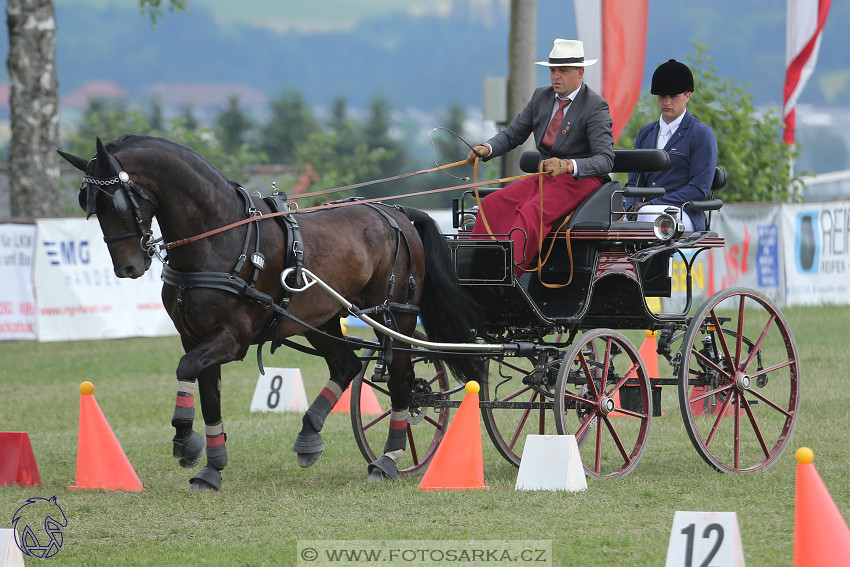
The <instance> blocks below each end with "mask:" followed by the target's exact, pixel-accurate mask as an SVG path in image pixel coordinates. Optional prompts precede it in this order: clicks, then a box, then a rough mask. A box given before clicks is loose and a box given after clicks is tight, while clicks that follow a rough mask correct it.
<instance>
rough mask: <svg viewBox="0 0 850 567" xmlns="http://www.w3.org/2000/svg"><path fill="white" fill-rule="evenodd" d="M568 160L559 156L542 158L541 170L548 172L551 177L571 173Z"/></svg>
mask: <svg viewBox="0 0 850 567" xmlns="http://www.w3.org/2000/svg"><path fill="white" fill-rule="evenodd" d="M570 163H571V162H570V160H568V159H561V158H556V157H553V158H549V159H544V160H543V172H544V173H548V174H549V175H551V176H552V177H555V176H556V175H563V174H564V173H572V172H571V171H570Z"/></svg>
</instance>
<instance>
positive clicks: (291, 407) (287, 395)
mask: <svg viewBox="0 0 850 567" xmlns="http://www.w3.org/2000/svg"><path fill="white" fill-rule="evenodd" d="M308 407H309V406H308V405H307V393H306V392H305V391H304V380H303V379H302V378H301V370H300V369H298V368H266V374H265V375H262V374H260V376H259V378H257V387H256V388H255V389H254V397H253V399H252V400H251V411H252V412H253V411H274V412H290V411H291V412H299V413H303V412H305V411H307V408H308Z"/></svg>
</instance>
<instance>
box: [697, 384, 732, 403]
mask: <svg viewBox="0 0 850 567" xmlns="http://www.w3.org/2000/svg"><path fill="white" fill-rule="evenodd" d="M731 389H732V383H731V382H730V383H728V384H724V385H723V386H720V387H719V388H715V389H714V390H710V391H709V390H706V391H705V392H703V393H702V394H699V395H696V396H693V394H692V397H691V402H701V401H702V400H704V399H705V398H708V397H711V396H717V395H719V394H722V393H723V392H725V391H727V390H731Z"/></svg>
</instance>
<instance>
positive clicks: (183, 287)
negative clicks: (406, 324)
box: [162, 184, 419, 372]
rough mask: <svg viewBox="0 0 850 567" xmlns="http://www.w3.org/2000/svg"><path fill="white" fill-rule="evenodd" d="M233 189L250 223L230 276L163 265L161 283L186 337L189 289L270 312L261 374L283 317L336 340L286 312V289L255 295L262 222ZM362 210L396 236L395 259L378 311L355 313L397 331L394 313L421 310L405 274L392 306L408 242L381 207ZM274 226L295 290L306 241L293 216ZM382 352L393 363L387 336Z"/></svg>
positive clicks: (281, 202)
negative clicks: (403, 288) (401, 298)
mask: <svg viewBox="0 0 850 567" xmlns="http://www.w3.org/2000/svg"><path fill="white" fill-rule="evenodd" d="M234 188H235V189H236V191H237V192H238V193H239V195H240V196H241V197H242V199H243V200H244V202H245V214H246V216H248V217H249V218H250V217H253V218H254V220H253V221H251V222H249V223H248V230H247V231H246V235H245V243H244V245H243V248H242V253H241V254H240V256H239V258H238V260H237V262H236V264H235V265H234V267H233V269H232V270H231V271H230V273H225V272H181V271H178V270H175V269H174V268H172V267H171V266H169V265H168V264H167V263H164V264H163V266H162V281H163V283H165V284H167V285H170V286H174V287H176V288H177V290H178V292H177V308H178V314H179V317H180V323H181V325H182V327H183V329H184V330H185V332H186V333H187V334H188V335H189V336H197V335H196V333H194V332H193V331H192V329H191V327H190V325H189V322H188V320H187V318H186V314H185V303H184V299H185V294H186V291H187V290H189V289H192V288H205V289H215V290H219V291H224V292H227V293H231V294H234V295H237V296H239V297H241V298H243V299H245V300H246V301H250V302H251V303H254V304H256V305H259V306H261V307H263V308H264V309H269V310H271V311H272V316H271V318H270V319H269V321H268V322H267V323H266V326H265V328H264V329H263V331H262V332H261V334H260V337H259V341H258V346H257V365H258V366H259V368H260V371H261V372H263V371H264V368H263V362H262V347H263V345H264V344H265V343H266V342H267V341H268V340H269V338H270V337H272V336H273V334H274V332H275V330H276V329H277V327H278V325H279V324H280V322H281V321H282V320H283V318H284V317H286V318H288V319H290V320H292V321H294V322H295V323H297V324H299V325H301V326H303V327H305V328H307V329H310V330H312V331H315V332H318V333H320V334H323V335H326V336H329V337H332V338H335V339H338V337H335V336H333V335H329V334H327V333H325V332H323V331H321V330H319V329H317V328H316V327H314V326H313V325H311V324H309V323H307V322H306V321H303V320H301V319H300V318H298V317H296V316H295V315H293V314H292V313H290V312H289V311H288V310H287V307H288V305H289V301H290V298H291V297H290V296H291V294H290V293H289V292H287V291H286V290H285V289H284V290H283V291H282V293H281V297H280V298H279V299H275V298H274V297H272V296H271V295H269V294H267V293H264V292H262V291H260V290H258V289H257V288H256V287H255V286H256V283H257V280H258V279H259V277H260V271H261V270H262V269H263V268H264V267H265V257H264V256H263V254H262V253H261V252H260V225H259V222H260V219H261V214H260V213H259V211H257V209H256V208H255V207H254V203H253V200H252V199H251V195H250V194H248V192H247V191H246V190H245V189H244V188H242V187H241V186H239V185H236V184H234ZM264 200H265V202H266V203H267V204H268V205H269V207H270V208H271V209H272V211H273V212H281V211H285V210H289V205H288V203H287V201H286V195H285V194H283V193H279V194H276V195H273V196H271V197H266V198H264ZM364 205H365V206H368V207H369V208H371V209H372V210H374V211H376V212H377V213H378V214H379V215H380V216H381V217H382V218H383V219H384V220H385V221H386V222H387V224H389V226H390V227H391V228H393V229H394V230H395V232H396V253H395V257H394V259H393V266H392V271H391V274H390V282H389V288H388V291H387V300H386V301H385V302H384V303H383V304H382V305H379V306H376V307H372V308H369V309H365V310H358V311H357V312H356V313H355V315H356V314H358V313H362V314H373V313H374V314H382V315H383V317H384V322H385V323H386V324H387V325H388V326H390V325H392V326H393V327H395V324H394V323H395V317H394V313H412V314H417V315H418V313H419V308H418V307H417V306H416V305H412V304H410V301H411V299H412V298H413V296H414V293H415V290H416V283H415V281H414V279H413V275H412V274H410V273H409V275H408V294H407V303H396V302H391V301H390V298H391V297H392V296H393V293H394V290H395V270H396V264H397V262H398V259H399V254H400V252H401V244H402V242H403V243H404V246H405V248H406V250H407V253H408V257H410V244H409V243H408V241H407V237H406V236H405V234H404V231H402V230H401V227H400V226H399V225H398V223H397V222H396V221H395V219H393V218H392V217H391V216H389V215H388V214H387V213H386V212H385V211H384V210H382V209H381V208H380V207H378V206H376V205H374V204H372V203H364ZM384 206H392V207H394V208H397V209H400V210H402V209H401V207H398V206H397V205H384ZM275 220H276V221H277V224H278V225H279V226H280V227H281V230H283V232H284V236H285V242H286V253H285V258H284V269H286V268H294V270H293V275H291V276H290V277H292V278H294V282H295V286H296V287H298V286H301V285H303V275H302V272H301V268H302V267H303V265H304V242H303V239H302V237H301V230H300V227H299V226H298V221H297V219H296V218H295V215H294V214H286V215H279V216H276V217H275ZM253 231H256V239H255V244H254V251H253V252H252V253H251V255H250V261H251V265H252V266H253V268H254V269H253V271H252V273H251V279H250V281H246V280H245V279H243V278H241V277H240V276H239V275H238V274H239V272H240V271H241V270H242V268H243V267H244V265H245V262H246V261H247V260H248V259H249V258H248V249H249V248H250V241H251V233H252V232H253ZM383 343H384V352H383V357H384V359H385V361H386V362H387V363H389V362H390V361H391V360H392V350H391V349H392V339H391V338H390V337H384V339H383ZM280 345H286V346H289V347H292V348H295V349H297V350H300V351H303V352H308V353H310V354H318V353H317V352H316V351H315V350H314V349H310V348H309V347H305V346H303V345H300V344H298V343H296V342H294V341H290V340H288V339H276V340H274V341H273V342H272V346H271V352H272V353H274V351H275V349H276V348H277V347H279V346H280Z"/></svg>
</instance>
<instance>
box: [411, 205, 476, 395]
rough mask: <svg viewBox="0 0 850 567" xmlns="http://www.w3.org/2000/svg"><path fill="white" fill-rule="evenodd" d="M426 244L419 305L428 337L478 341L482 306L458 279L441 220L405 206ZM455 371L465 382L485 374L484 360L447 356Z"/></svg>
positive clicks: (451, 367)
mask: <svg viewBox="0 0 850 567" xmlns="http://www.w3.org/2000/svg"><path fill="white" fill-rule="evenodd" d="M404 213H405V214H406V215H407V218H409V219H410V220H411V221H412V222H413V225H414V226H415V227H416V230H417V232H419V237H420V239H421V240H422V244H423V245H424V247H425V282H424V283H423V286H422V301H421V302H420V305H419V310H420V315H421V317H422V326H423V327H425V333H426V334H427V335H428V340H429V341H433V342H444V343H473V342H475V332H474V330H473V329H474V328H475V323H476V320H477V319H478V313H479V312H480V309H481V308H480V307H479V306H478V304H477V303H476V302H475V300H474V299H473V298H472V296H471V295H470V294H468V293H467V292H466V291H465V290H464V289H463V288H462V287H461V286H460V285H459V284H458V281H457V275H456V274H455V269H454V265H453V264H452V259H451V251H450V250H449V245H448V244H447V243H446V239H445V238H444V237H443V235H442V234H440V229H439V227H438V226H437V223H436V222H434V219H432V218H431V217H430V216H428V214H427V213H425V212H424V211H420V210H418V209H413V208H408V207H405V208H404ZM445 363H446V365H447V366H448V367H449V369H450V370H451V371H452V374H454V376H455V377H456V378H457V379H458V380H461V381H463V382H468V381H469V380H477V381H478V382H479V383H480V382H481V381H482V379H483V377H484V366H483V360H482V359H481V358H478V357H473V356H471V355H470V354H465V355H459V356H447V357H445Z"/></svg>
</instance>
